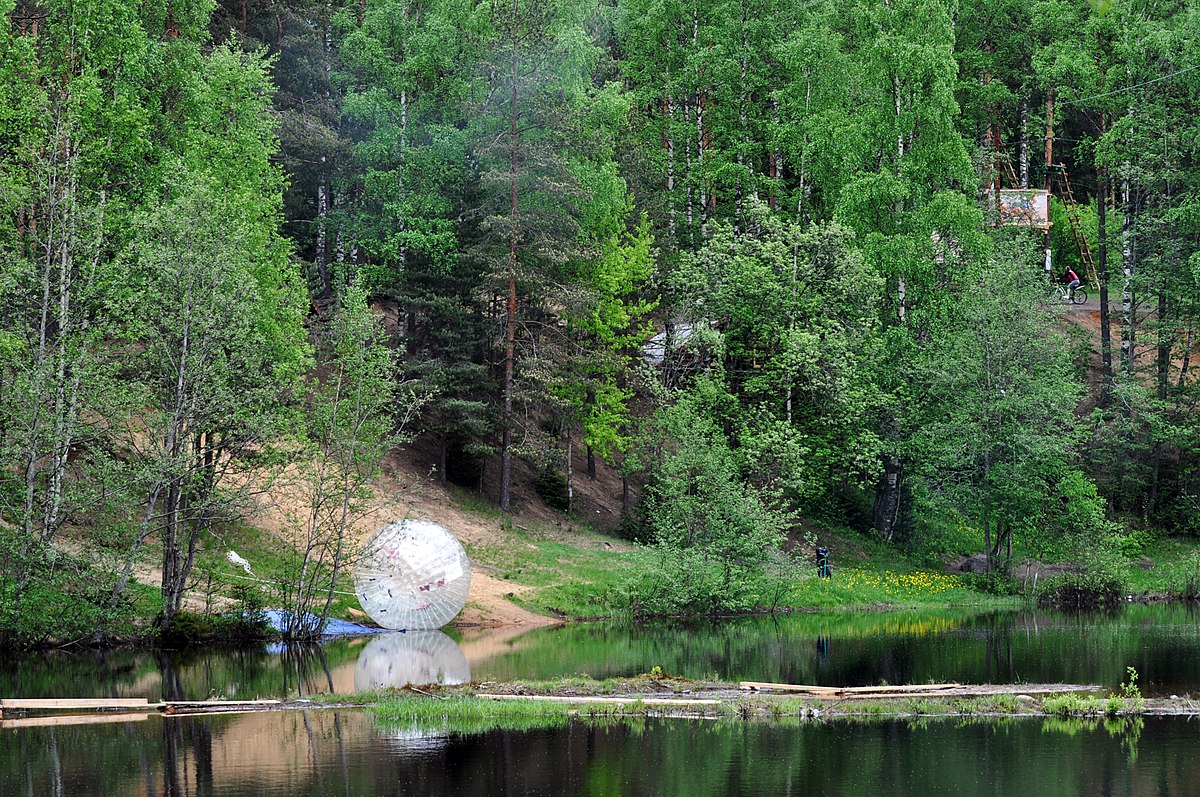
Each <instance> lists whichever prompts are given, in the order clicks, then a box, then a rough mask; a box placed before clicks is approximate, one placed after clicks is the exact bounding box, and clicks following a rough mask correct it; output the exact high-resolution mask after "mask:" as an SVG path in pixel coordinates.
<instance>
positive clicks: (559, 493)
mask: <svg viewBox="0 0 1200 797" xmlns="http://www.w3.org/2000/svg"><path fill="white" fill-rule="evenodd" d="M533 491H534V492H535V493H537V497H538V498H540V499H542V503H543V504H545V505H546V506H548V507H550V508H551V509H557V510H559V511H560V512H566V511H567V509H568V507H569V506H570V502H569V501H568V499H567V477H566V476H564V475H563V473H562V472H561V471H559V470H558V469H557V468H551V467H546V468H542V470H541V471H540V472H539V473H538V475H537V476H536V477H535V478H534V480H533Z"/></svg>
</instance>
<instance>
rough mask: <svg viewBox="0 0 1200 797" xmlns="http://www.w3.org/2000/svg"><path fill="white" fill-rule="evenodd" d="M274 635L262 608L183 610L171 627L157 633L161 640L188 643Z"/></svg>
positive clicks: (242, 639)
mask: <svg viewBox="0 0 1200 797" xmlns="http://www.w3.org/2000/svg"><path fill="white" fill-rule="evenodd" d="M269 636H271V628H270V626H268V625H267V621H266V617H265V616H264V615H263V613H262V611H261V610H258V611H247V612H234V613H230V614H220V615H205V614H200V613H198V612H189V611H180V612H178V613H176V615H175V617H174V619H173V620H172V621H171V627H170V628H168V629H167V630H166V631H165V632H162V633H160V634H159V636H158V641H159V643H160V644H163V645H168V646H187V645H194V644H197V643H200V642H217V643H239V642H253V641H257V640H261V639H266V638H267V637H269Z"/></svg>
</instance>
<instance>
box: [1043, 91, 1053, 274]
mask: <svg viewBox="0 0 1200 797" xmlns="http://www.w3.org/2000/svg"><path fill="white" fill-rule="evenodd" d="M1053 168H1054V87H1053V86H1051V87H1050V88H1049V89H1048V90H1047V91H1046V214H1047V216H1049V213H1050V184H1051V175H1052V174H1053V171H1052V170H1053ZM1043 246H1044V247H1045V260H1044V261H1043V266H1044V268H1045V269H1046V280H1047V282H1053V281H1054V264H1053V263H1052V262H1051V258H1052V254H1051V250H1050V226H1049V225H1047V226H1046V233H1045V236H1044V240H1043Z"/></svg>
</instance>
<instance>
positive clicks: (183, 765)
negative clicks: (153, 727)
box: [146, 717, 214, 797]
mask: <svg viewBox="0 0 1200 797" xmlns="http://www.w3.org/2000/svg"><path fill="white" fill-rule="evenodd" d="M203 719H204V718H202V717H163V719H162V739H163V746H162V750H163V759H162V761H163V766H162V794H163V797H209V795H211V794H212V793H213V785H214V780H213V729H212V724H211V723H209V722H204V721H203ZM146 786H147V791H148V792H149V793H150V794H154V793H155V792H154V790H153V783H152V782H151V783H147V784H146Z"/></svg>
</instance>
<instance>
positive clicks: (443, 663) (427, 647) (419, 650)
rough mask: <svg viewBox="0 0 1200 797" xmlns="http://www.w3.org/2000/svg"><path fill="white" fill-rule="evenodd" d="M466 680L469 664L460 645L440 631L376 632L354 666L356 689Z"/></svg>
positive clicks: (469, 670)
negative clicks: (377, 633)
mask: <svg viewBox="0 0 1200 797" xmlns="http://www.w3.org/2000/svg"><path fill="white" fill-rule="evenodd" d="M470 680H471V665H470V664H468V663H467V657H466V656H464V655H463V652H462V648H460V647H459V646H458V645H457V644H456V643H455V641H454V640H453V639H451V638H450V637H448V636H446V635H445V634H443V633H442V632H441V631H409V632H408V633H406V634H380V635H379V636H377V637H375V638H374V639H372V640H371V641H370V642H368V643H367V646H366V647H365V648H363V650H362V653H360V654H359V656H358V664H357V665H356V666H355V667H354V689H355V691H357V692H371V691H374V690H376V689H387V688H389V687H394V688H396V689H399V688H400V687H403V686H407V685H408V684H412V685H414V686H420V685H422V684H444V685H446V686H452V685H454V684H465V683H467V682H468V681H470Z"/></svg>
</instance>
